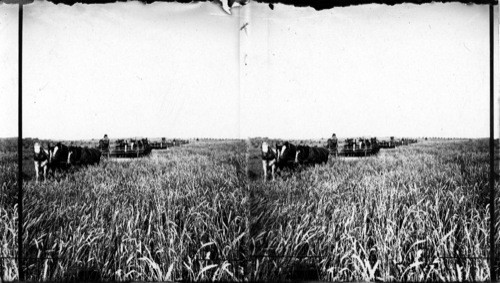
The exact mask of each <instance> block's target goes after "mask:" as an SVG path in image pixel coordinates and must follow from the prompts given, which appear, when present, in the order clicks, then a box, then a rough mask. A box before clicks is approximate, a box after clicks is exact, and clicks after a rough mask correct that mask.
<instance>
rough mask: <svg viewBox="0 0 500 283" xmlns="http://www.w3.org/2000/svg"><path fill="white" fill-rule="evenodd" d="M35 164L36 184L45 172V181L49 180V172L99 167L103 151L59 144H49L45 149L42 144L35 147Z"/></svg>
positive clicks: (36, 144)
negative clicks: (80, 167) (75, 167)
mask: <svg viewBox="0 0 500 283" xmlns="http://www.w3.org/2000/svg"><path fill="white" fill-rule="evenodd" d="M33 159H34V162H35V173H36V182H38V180H39V177H40V171H42V172H43V178H44V180H46V179H47V171H49V172H52V174H54V173H55V171H56V170H67V169H69V168H70V167H72V166H87V165H96V164H97V165H98V164H99V161H100V159H101V151H100V150H98V149H95V148H89V147H80V146H66V145H64V144H62V143H60V142H59V143H57V144H56V145H55V146H52V145H51V144H48V146H47V148H43V147H42V146H41V145H40V143H38V142H36V143H35V145H34V157H33Z"/></svg>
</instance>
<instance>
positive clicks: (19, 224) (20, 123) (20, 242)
mask: <svg viewBox="0 0 500 283" xmlns="http://www.w3.org/2000/svg"><path fill="white" fill-rule="evenodd" d="M18 37H19V51H18V52H19V53H18V58H19V63H18V65H17V68H18V71H19V75H18V76H19V89H18V95H19V97H18V101H19V102H18V115H19V116H18V131H19V136H18V140H17V166H18V169H19V172H18V174H17V188H18V192H17V215H18V218H17V221H18V222H17V227H18V228H17V229H18V231H17V249H18V252H17V261H18V262H17V268H18V276H19V281H24V268H23V267H24V261H23V258H22V256H23V235H24V233H23V222H24V221H23V3H22V2H21V1H20V2H19V34H18Z"/></svg>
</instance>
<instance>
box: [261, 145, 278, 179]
mask: <svg viewBox="0 0 500 283" xmlns="http://www.w3.org/2000/svg"><path fill="white" fill-rule="evenodd" d="M261 151H262V169H263V170H264V181H267V171H268V170H269V168H271V176H272V178H273V181H274V175H275V172H276V158H277V152H276V150H275V149H274V148H271V147H269V144H268V143H267V142H263V143H262V145H261Z"/></svg>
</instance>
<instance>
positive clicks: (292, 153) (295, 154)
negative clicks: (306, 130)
mask: <svg viewBox="0 0 500 283" xmlns="http://www.w3.org/2000/svg"><path fill="white" fill-rule="evenodd" d="M261 154H262V169H263V171H264V180H267V172H268V171H269V169H270V170H271V176H272V179H273V180H274V179H275V173H276V169H280V170H282V169H284V168H295V167H296V166H297V165H314V164H326V163H327V162H328V156H329V154H330V151H329V150H328V149H326V148H323V147H312V146H306V145H298V146H296V145H294V144H292V143H290V142H288V141H287V142H284V143H282V144H276V145H275V147H274V148H273V147H271V146H269V144H268V143H267V142H263V143H262V144H261Z"/></svg>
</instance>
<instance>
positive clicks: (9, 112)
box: [0, 5, 24, 281]
mask: <svg viewBox="0 0 500 283" xmlns="http://www.w3.org/2000/svg"><path fill="white" fill-rule="evenodd" d="M18 12H19V11H18V6H17V5H0V42H2V44H0V62H1V63H0V66H1V69H2V71H1V72H2V75H1V76H0V121H1V122H0V281H13V280H18V279H19V276H18V261H17V253H18V245H17V243H18V241H17V229H18V213H17V203H18V199H17V197H18V194H17V192H18V171H19V167H18V156H19V155H18V19H19V18H18V15H19V14H18ZM23 177H24V176H23Z"/></svg>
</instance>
